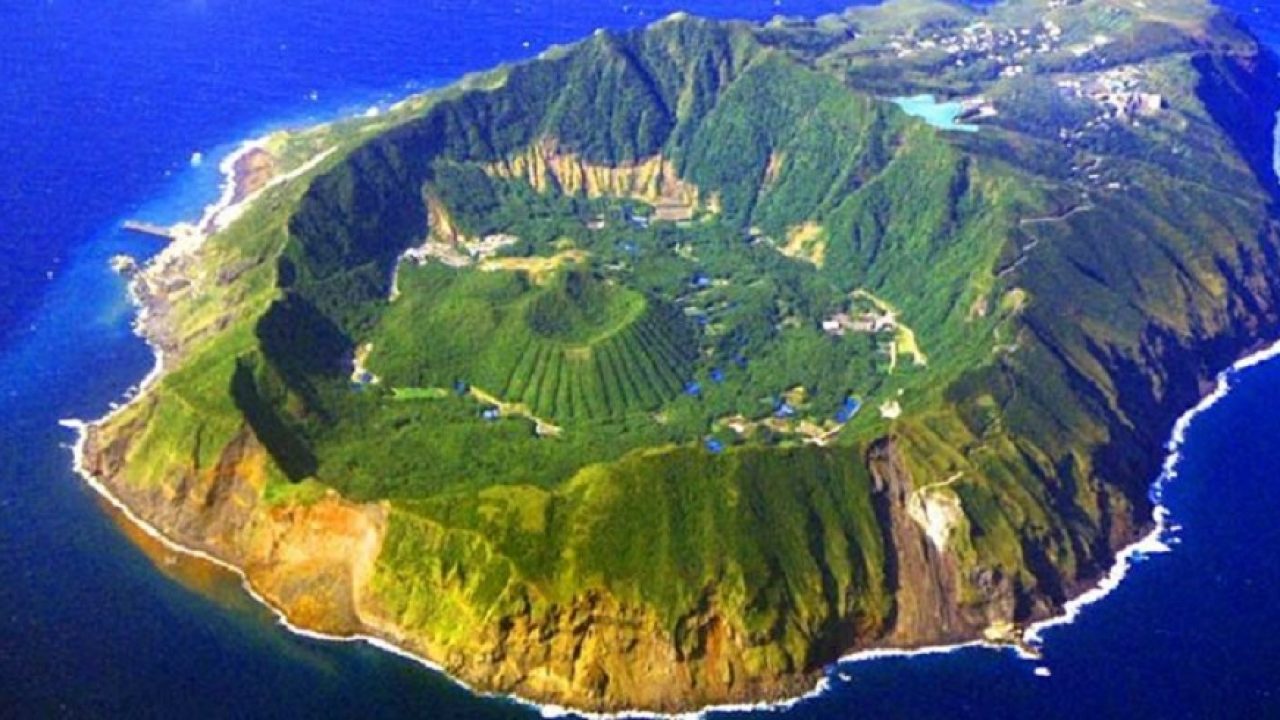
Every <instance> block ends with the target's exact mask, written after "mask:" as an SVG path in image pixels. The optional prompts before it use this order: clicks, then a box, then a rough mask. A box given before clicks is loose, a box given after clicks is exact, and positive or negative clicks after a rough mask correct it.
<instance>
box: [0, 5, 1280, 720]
mask: <svg viewBox="0 0 1280 720" xmlns="http://www.w3.org/2000/svg"><path fill="white" fill-rule="evenodd" d="M846 4H848V2H847V0H785V1H784V0H714V1H711V2H705V1H704V2H694V1H693V0H687V2H685V3H680V2H673V1H668V0H662V1H659V0H631V1H630V2H626V3H616V2H605V1H603V0H599V1H596V2H585V1H582V0H543V1H539V2H535V1H533V0H522V1H518V2H512V1H509V0H493V1H491V2H478V1H469V0H438V1H434V2H422V1H421V0H386V1H385V2H379V3H366V4H360V5H356V6H353V5H352V4H350V3H339V2H336V1H335V0H296V1H295V2H292V3H287V4H286V3H276V2H256V3H254V2H247V1H246V0H137V1H136V2H129V3H88V2H82V1H77V0H18V1H16V2H10V3H4V4H3V5H0V159H3V161H4V162H3V163H2V164H0V251H3V257H4V262H3V263H0V417H3V418H4V420H3V421H2V423H0V718H7V717H19V718H28V717H31V718H44V717H129V718H142V717H173V716H199V717H227V718H274V717H297V716H305V717H314V718H342V717H380V718H381V717H387V718H399V717H405V718H409V717H413V718H519V717H536V716H537V713H536V712H535V711H534V710H532V709H530V708H527V707H524V706H520V705H517V704H514V703H512V702H510V701H507V700H503V699H494V698H483V697H477V696H475V695H473V694H471V693H470V692H468V691H466V690H465V689H463V688H461V687H459V686H457V685H456V684H454V683H453V682H451V681H450V680H448V679H447V678H445V677H443V676H441V675H439V674H437V673H435V672H433V671H430V670H427V669H425V668H423V667H421V666H419V665H417V664H415V663H413V662H411V661H408V660H405V659H402V658H400V657H397V656H395V655H392V654H389V653H386V652H383V651H380V650H378V649H376V648H373V647H370V646H368V645H365V644H362V643H335V642H326V641H318V640H312V639H308V638H304V637H300V636H297V635H294V634H291V633H289V632H287V631H286V630H284V629H283V628H281V627H280V626H279V625H278V624H276V622H275V620H274V618H273V617H272V616H271V615H270V614H269V613H268V612H266V611H265V610H264V609H263V608H261V607H259V606H258V605H256V604H255V603H254V602H253V601H251V600H249V599H248V598H247V596H245V595H244V593H243V592H241V591H240V590H239V588H238V587H237V586H236V583H235V582H234V580H233V579H231V578H229V577H228V576H227V575H226V574H225V573H223V572H221V571H218V570H217V569H215V568H212V567H207V566H203V565H201V564H199V563H192V562H189V561H181V562H179V561H177V559H176V558H174V557H172V556H171V555H169V554H167V553H166V552H165V551H164V549H163V548H160V547H158V546H156V545H155V544H154V543H151V542H148V541H147V540H146V539H145V538H143V537H138V533H137V532H136V530H134V529H132V528H131V527H130V526H129V525H128V523H127V522H124V521H122V520H121V518H119V517H118V516H117V515H116V514H114V513H113V512H111V511H110V509H109V508H107V507H105V506H104V504H103V503H102V502H101V501H100V499H99V498H98V496H97V495H96V494H95V493H94V492H93V491H92V490H91V489H89V488H88V487H87V486H86V485H85V484H84V483H83V482H82V481H81V480H80V479H79V478H78V477H76V476H75V475H74V473H73V472H72V471H71V463H70V460H71V456H70V451H69V449H68V445H69V443H70V442H71V441H72V440H73V436H72V434H71V433H70V432H69V431H68V430H67V429H65V428H62V427H60V426H59V425H58V421H59V420H60V419H62V418H68V417H81V418H91V417H97V416H99V415H102V414H103V413H104V412H106V411H107V409H108V407H109V405H110V403H112V402H116V401H119V400H121V399H122V394H123V393H124V391H125V389H126V388H128V387H129V386H130V385H133V384H134V383H136V382H137V381H138V380H139V379H140V378H141V377H142V376H143V375H144V374H146V372H147V371H148V370H149V369H150V367H151V364H152V359H151V357H150V354H149V352H148V351H147V349H146V348H145V346H144V345H143V344H142V343H141V341H139V340H138V339H137V338H136V337H134V336H133V334H132V332H131V330H130V323H131V321H132V318H133V312H134V310H133V308H132V307H131V306H130V304H129V303H128V301H127V299H126V297H125V292H124V290H125V288H124V284H123V282H122V281H121V280H120V279H119V278H118V277H116V276H115V275H114V274H113V273H112V272H111V271H110V270H109V269H108V267H107V261H108V259H109V258H110V257H111V256H112V255H115V254H117V253H122V252H124V253H129V254H133V255H137V256H147V255H149V254H152V253H154V252H156V251H157V250H158V249H159V243H157V242H155V241H152V240H149V239H147V238H143V237H139V236H133V235H129V234H127V233H124V232H122V231H121V230H120V228H119V225H120V222H121V221H122V220H124V219H126V218H139V219H144V220H151V221H156V222H172V221H176V220H179V219H186V218H192V217H195V216H197V215H198V214H199V212H200V210H201V208H202V207H203V206H204V205H206V204H207V203H209V202H211V201H212V200H214V199H215V198H216V196H217V192H218V188H217V185H218V182H219V177H218V173H217V161H218V158H219V157H220V156H221V155H223V154H225V153H226V152H228V151H229V150H230V149H231V148H232V147H233V146H234V145H235V143H236V142H237V141H239V140H241V139H243V138H246V137H249V136H253V135H257V134H261V133H262V132H264V131H265V130H267V129H269V128H273V127H281V126H293V125H299V124H306V123H309V122H315V121H318V120H323V119H326V118H331V117H335V116H338V115H342V114H348V113H352V112H357V111H360V110H362V109H363V108H365V107H368V106H369V105H372V104H377V103H382V102H387V101H390V100H394V99H396V98H399V97H401V96H403V95H405V94H408V93H410V92H413V91H415V90H418V89H422V88H425V87H431V86H435V85H440V84H443V83H445V82H447V81H449V80H451V79H453V78H456V77H458V76H459V75H461V74H463V73H465V72H468V71H473V70H480V69H484V68H486V67H489V66H492V65H494V64H496V63H498V62H501V61H505V60H512V59H518V58H522V57H527V56H530V55H532V54H534V53H536V52H538V51H539V50H541V49H543V48H545V47H547V46H548V45H550V44H553V43H559V42H567V41H571V40H574V39H577V38H579V37H581V36H583V35H586V34H588V33H589V32H591V31H592V30H594V29H595V28H597V27H610V28H624V27H632V26H635V25H639V24H643V23H646V22H649V21H652V20H654V19H657V18H659V17H661V16H663V15H666V14H667V13H669V12H672V11H674V10H679V9H687V10H691V11H695V12H698V13H700V14H704V15H711V16H721V17H744V18H756V19H762V18H767V17H769V16H771V15H773V14H776V13H803V14H818V13H821V12H827V11H833V10H837V9H840V8H842V7H843V6H844V5H846ZM1226 4H1228V5H1230V6H1232V7H1233V8H1234V9H1236V10H1237V11H1239V12H1240V13H1241V14H1242V15H1243V16H1244V17H1245V18H1246V20H1247V21H1248V22H1250V23H1251V24H1252V25H1253V26H1254V27H1255V29H1256V30H1257V31H1258V32H1259V33H1261V34H1263V35H1264V37H1266V38H1267V39H1268V40H1269V41H1270V42H1272V43H1273V44H1274V45H1276V46H1277V47H1280V11H1276V10H1270V9H1265V7H1266V6H1263V5H1262V4H1260V3H1259V4H1255V3H1248V2H1240V1H1239V0H1230V1H1229V2H1227V3H1226ZM197 153H198V154H199V155H197ZM1228 382H1229V384H1230V386H1231V388H1232V389H1231V392H1229V393H1227V394H1226V395H1225V396H1224V397H1223V398H1222V399H1221V400H1220V401H1219V402H1217V403H1216V404H1214V405H1213V406H1212V407H1210V408H1208V409H1207V410H1205V411H1204V412H1203V413H1200V414H1199V415H1197V416H1196V418H1195V420H1194V421H1193V422H1192V423H1191V425H1190V426H1189V428H1188V429H1187V432H1186V433H1185V438H1184V442H1183V443H1182V445H1181V446H1180V460H1179V462H1178V463H1177V467H1176V471H1177V477H1176V480H1174V481H1172V482H1170V483H1169V484H1168V485H1167V487H1166V488H1165V491H1164V501H1165V503H1166V505H1167V506H1168V508H1169V510H1170V513H1171V516H1170V519H1169V523H1170V528H1172V529H1171V530H1170V532H1169V533H1168V534H1167V536H1166V537H1165V538H1164V539H1163V541H1164V544H1165V545H1167V546H1168V549H1169V552H1160V553H1153V554H1150V555H1146V556H1143V557H1141V558H1140V559H1138V560H1137V561H1136V562H1135V563H1134V565H1133V567H1131V568H1130V570H1129V572H1128V573H1127V577H1126V578H1125V580H1124V581H1123V583H1121V584H1120V585H1119V587H1118V588H1117V589H1116V590H1114V592H1112V593H1111V594H1110V595H1108V596H1107V597H1106V598H1105V599H1104V600H1102V601H1101V602H1098V603H1096V604H1092V605H1089V606H1088V607H1087V608H1085V609H1084V610H1083V611H1082V612H1081V613H1080V615H1079V616H1078V617H1077V618H1075V620H1074V621H1073V622H1071V623H1070V624H1065V625H1061V626H1057V627H1054V628H1051V629H1048V630H1046V631H1045V632H1044V658H1043V659H1042V660H1040V661H1036V662H1030V661H1027V660H1024V659H1021V658H1019V657H1018V656H1016V655H1015V654H1014V653H1012V652H1007V651H993V650H988V649H982V648H970V649H963V650H958V651H953V652H949V653H945V654H936V655H917V656H912V657H898V658H892V657H891V658H882V659H876V660H868V661H861V662H856V663H845V664H842V665H840V666H839V667H836V668H833V670H832V674H831V677H830V678H829V681H830V684H829V687H828V688H827V690H826V691H824V692H822V693H820V694H818V695H816V696H814V697H811V698H808V699H805V700H803V701H801V702H799V703H797V704H795V705H793V706H791V707H790V708H787V709H785V710H779V711H776V712H767V713H766V712H736V713H728V712H724V713H720V712H717V713H711V715H712V716H714V717H755V716H760V717H766V716H767V717H776V716H782V717H786V718H815V719H817V718H822V719H835V718H841V719H843V718H863V717H866V718H884V717H922V718H929V717H938V718H943V717H945V718H968V717H974V718H976V717H991V716H1010V717H1037V718H1044V719H1048V718H1076V717H1114V716H1120V715H1123V716H1126V717H1142V718H1146V717H1160V718H1177V717H1205V716H1214V717H1276V716H1280V679H1277V677H1280V672H1278V671H1280V609H1278V608H1280V604H1278V603H1277V598H1280V563H1276V562H1275V561H1274V559H1273V558H1272V557H1271V552H1272V550H1273V549H1274V548H1275V547H1277V545H1278V544H1280V543H1278V542H1277V541H1280V523H1277V522H1276V517H1277V516H1280V484H1277V483H1276V482H1274V479H1275V478H1276V477H1277V476H1278V475H1280V445H1277V444H1276V443H1274V442H1272V438H1274V437H1276V436H1280V412H1277V410H1276V406H1275V403H1274V402H1273V400H1272V398H1274V397H1275V396H1277V394H1280V361H1272V362H1267V363H1262V364H1260V365H1258V366H1256V367H1253V368H1250V369H1247V370H1242V371H1239V372H1235V373H1232V375H1231V377H1230V378H1229V381H1228Z"/></svg>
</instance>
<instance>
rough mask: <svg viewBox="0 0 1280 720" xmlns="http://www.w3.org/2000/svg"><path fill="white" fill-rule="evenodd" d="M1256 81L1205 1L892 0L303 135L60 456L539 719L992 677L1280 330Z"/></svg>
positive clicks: (535, 68)
mask: <svg viewBox="0 0 1280 720" xmlns="http://www.w3.org/2000/svg"><path fill="white" fill-rule="evenodd" d="M1153 5H1154V3H1153ZM1276 70H1277V65H1276V64H1275V62H1274V60H1273V58H1271V57H1270V56H1269V55H1268V54H1266V53H1265V52H1264V51H1263V50H1262V49H1261V47H1260V46H1259V45H1258V43H1257V42H1256V41H1255V40H1254V39H1253V38H1251V37H1250V36H1249V35H1248V34H1247V33H1246V32H1245V31H1243V30H1241V29H1240V28H1239V27H1238V26H1237V25H1236V24H1234V23H1233V22H1232V21H1231V20H1230V19H1228V18H1225V17H1223V16H1222V15H1221V14H1219V13H1218V11H1216V10H1214V9H1213V8H1212V7H1211V6H1210V5H1209V4H1208V3H1207V2H1199V1H1198V0H1179V1H1178V2H1169V3H1161V4H1160V9H1159V10H1150V9H1148V8H1147V7H1146V6H1145V4H1143V3H1138V2H1129V1H1128V0H1074V1H1068V2H1061V1H1060V0H1054V1H1053V2H1049V1H1048V0H1044V1H1042V0H1007V1H1006V2H1004V3H1001V4H997V5H995V6H992V7H989V8H986V9H984V10H974V9H969V8H966V7H964V6H962V5H958V4H951V3H941V2H926V1H924V0H897V1H896V2H892V3H890V4H888V5H885V6H882V7H877V8H862V9H853V10H850V11H848V12H847V13H844V14H842V15H839V16H831V17H825V18H821V19H817V20H785V19H780V20H778V21H775V22H772V23H769V24H767V25H764V26H754V25H748V24H743V23H724V22H710V21H704V20H700V19H696V18H691V17H686V16H673V17H671V18H668V19H666V20H663V21H661V22H659V23H657V24H655V25H653V26H651V27H649V28H646V29H643V30H638V31H634V32H628V33H621V34H614V33H607V32H599V33H597V34H596V35H594V36H592V37H591V38H588V39H586V40H583V41H582V42H580V43H578V44H575V45H571V46H567V47H563V48H556V49H553V50H551V51H548V52H547V53H544V54H543V55H542V56H540V57H539V58H537V59H534V60H531V61H529V62H526V63H522V64H518V65H513V66H511V67H507V68H502V69H499V70H497V71H494V72H493V73H489V74H485V75H480V76H476V77H472V78H468V79H467V80H465V81H463V82H462V83H460V84H459V85H458V86H456V87H453V88H450V89H447V90H444V91H441V92H438V93H434V94H430V95H427V96H423V97H419V98H414V99H411V100H409V101H406V102H405V103H403V104H401V105H398V106H397V107H396V108H393V109H392V111H390V112H388V113H386V114H385V115H383V116H380V117H377V118H362V119H355V120H351V121H347V122H344V123H339V124H336V125H332V126H324V127H321V128H316V129H311V130H307V131H299V132H294V133H291V134H289V135H287V136H284V137H280V138H277V139H276V141H275V142H274V144H273V145H272V146H271V147H270V148H269V149H268V151H269V152H271V153H272V154H273V155H274V156H275V158H276V164H277V165H278V177H279V181H278V182H275V183H272V184H270V185H268V186H267V187H266V188H265V189H263V190H261V191H260V193H259V194H258V195H256V196H255V197H254V198H253V200H252V202H250V203H249V204H248V205H247V207H246V208H245V210H244V212H243V214H242V215H241V216H240V217H239V218H238V219H235V220H234V221H232V222H229V223H228V224H227V225H226V226H225V227H222V228H216V229H215V230H216V231H215V232H212V234H211V236H210V237H208V238H207V239H205V240H204V241H203V242H202V243H199V244H198V247H195V248H194V249H192V250H190V251H189V252H186V253H181V252H178V251H176V250H175V251H174V252H172V253H167V254H166V255H165V256H162V258H161V259H160V260H158V261H156V262H154V263H152V264H151V265H149V266H148V267H147V268H146V269H145V270H144V271H143V272H142V273H141V274H140V275H139V276H138V278H137V279H136V280H135V286H136V289H137V290H138V294H139V295H140V296H141V297H142V298H143V299H144V301H145V302H146V304H147V309H148V314H147V320H146V323H145V332H146V333H147V335H148V337H149V339H150V340H151V341H152V342H153V343H154V344H155V345H156V346H157V347H159V348H161V349H163V351H164V373H163V375H162V377H161V379H160V380H159V382H157V383H156V384H155V385H153V386H151V387H149V388H148V389H147V390H146V391H145V392H143V393H142V394H140V396H139V397H138V398H137V399H135V400H134V401H133V402H131V403H130V404H129V405H128V406H126V407H125V408H124V409H123V410H122V411H120V412H118V413H116V414H113V415H112V416H110V417H109V418H108V419H106V420H105V421H104V422H102V423H99V424H98V425H97V426H96V427H95V428H94V429H93V431H92V432H91V435H90V437H89V439H88V442H87V453H86V457H87V464H88V466H89V468H90V470H91V471H92V472H93V473H94V474H95V475H97V476H98V477H100V478H101V479H103V480H104V481H105V482H106V483H107V484H108V485H109V486H110V487H111V488H112V490H113V491H114V492H115V493H117V494H118V495H119V496H120V497H121V498H122V499H123V500H125V501H126V502H127V503H128V504H129V505H130V507H131V508H133V509H134V510H135V511H136V512H137V513H138V514H139V515H141V516H142V517H143V518H145V519H146V520H147V521H148V522H150V523H152V524H154V525H156V526H157V527H159V528H160V529H162V530H163V531H164V532H165V533H166V534H167V535H169V536H170V537H172V538H174V539H175V540H177V541H179V542H182V543H184V544H186V545H188V546H192V547H196V548H200V549H202V550H205V551H207V552H210V553H212V554H214V555H216V556H218V557H220V558H223V559H225V560H226V561H228V562H230V563H232V564H234V565H236V566H238V567H240V568H242V569H243V570H244V571H245V573H246V575H247V576H248V578H249V580H250V582H251V583H252V584H253V585H254V587H255V589H256V590H257V591H258V592H259V593H261V594H262V595H263V596H264V597H266V598H267V599H268V600H269V601H270V602H272V603H273V604H274V605H275V606H277V608H279V609H280V610H281V611H282V612H284V613H286V614H287V615H288V616H289V617H290V619H291V620H293V621H294V622H295V623H297V624H300V625H303V626H306V627H309V628H314V629H317V630H320V631H323V632H329V633H334V634H341V635H349V634H371V635H376V636H379V637H382V638H386V639H389V640H391V641H392V642H395V643H396V644H398V645H400V646H402V647H405V648H407V649H409V650H411V651H412V652H415V653H417V654H419V655H421V656H423V657H425V658H428V659H430V660H431V661H433V662H436V663H438V664H439V665H441V666H442V667H443V668H444V669H445V670H446V671H447V672H449V673H451V674H453V675H456V676H457V677H459V678H461V679H463V680H464V681H466V682H468V683H469V684H472V685H475V686H477V687H479V688H482V689H484V690H488V691H494V692H502V693H514V694H517V695H520V696H522V697H527V698H532V699H535V700H539V701H547V702H554V703H557V704H562V705H568V706H572V707H577V708H585V709H591V710H616V709H621V708H644V709H650V710H662V711H674V710H685V709H690V708H698V707H704V706H707V705H711V704H716V703H725V702H739V701H758V700H765V699H776V698H782V697H788V696H792V695H795V694H797V693H799V692H803V691H804V690H806V689H808V688H810V687H812V685H813V683H814V682H815V680H816V678H817V677H819V676H820V673H821V672H822V669H823V667H824V666H825V665H826V664H828V663H829V662H831V661H832V660H834V659H836V658H837V657H839V656H840V655H842V654H845V653H848V652H850V651H854V650H858V649H865V648H873V647H913V646H921V645H932V644H938V643H947V642H956V641H964V640H970V639H975V638H987V639H991V640H997V641H1004V642H1013V641H1016V640H1017V638H1018V636H1019V628H1021V627H1024V626H1025V625H1026V624H1028V623H1030V622H1033V621H1035V620H1038V619H1042V618H1045V617H1048V616H1050V615H1052V614H1054V613H1055V612H1056V611H1057V610H1058V609H1059V608H1061V606H1062V604H1063V603H1064V602H1065V601H1066V600H1068V599H1069V598H1071V597H1073V596H1075V595H1077V594H1078V593H1080V592H1081V591H1083V590H1084V589H1086V588H1088V587H1089V586H1090V585H1091V584H1093V583H1094V582H1096V581H1097V580H1098V579H1099V578H1100V577H1101V575H1102V574H1103V573H1104V572H1105V571H1106V570H1107V568H1108V567H1109V566H1110V563H1111V561H1112V559H1113V558H1114V555H1115V553H1116V552H1117V550H1119V549H1120V548H1122V547H1123V546H1125V545H1127V544H1129V543H1131V542H1133V541H1134V540H1135V539H1136V538H1137V537H1139V536H1140V535H1141V534H1142V533H1143V532H1144V531H1145V530H1146V529H1147V528H1148V527H1149V526H1150V523H1151V520H1150V518H1151V510H1152V507H1151V502H1150V500H1149V499H1148V497H1147V488H1148V486H1149V484H1150V482H1151V480H1152V479H1153V478H1154V476H1155V473H1156V472H1157V470H1158V467H1159V462H1160V459H1161V455H1162V444H1163V442H1164V439H1165V438H1166V437H1167V435H1168V432H1169V430H1170V428H1171V426H1172V423H1173V421H1174V418H1176V416H1177V415H1178V414H1179V413H1181V412H1182V411H1183V410H1185V409H1186V408H1187V407H1188V406H1190V405H1191V404H1193V403H1194V401H1195V400H1196V398H1197V397H1198V396H1199V394H1200V393H1201V392H1202V391H1203V388H1204V384H1205V383H1206V382H1208V380H1209V379H1210V378H1211V377H1212V376H1213V374H1214V373H1215V372H1217V371H1218V370H1220V369H1222V368H1223V367H1225V366H1226V365H1228V364H1229V363H1230V362H1231V361H1232V360H1234V359H1235V358H1236V357H1239V356H1240V355H1242V354H1244V353H1245V352H1246V351H1248V350H1249V349H1251V348H1253V347H1255V346H1257V345H1258V344H1260V343H1262V342H1266V341H1270V340H1273V339H1275V338H1276V337H1277V336H1280V325H1278V324H1277V316H1276V299H1277V295H1276V292H1277V290H1278V289H1280V255H1278V254H1277V250H1278V249H1280V248H1278V246H1277V240H1278V239H1280V235H1278V233H1277V225H1276V222H1275V212H1274V207H1273V203H1274V201H1275V199H1276V187H1277V186H1276V177H1275V172H1274V170H1273V169H1272V168H1271V157H1272V156H1271V148H1272V137H1271V128H1272V124H1273V123H1272V120H1273V118H1274V116H1275V112H1276V110H1277V109H1280V81H1277V80H1276ZM921 94H932V95H934V96H936V97H934V98H925V99H924V100H921V99H920V98H918V97H917V98H915V99H914V100H912V101H910V102H908V101H906V100H904V98H907V97H910V96H919V95H921ZM907 110H910V111H911V114H909V113H908V112H907ZM916 115H927V116H928V117H927V118H922V117H917V116H916ZM943 116H945V117H943Z"/></svg>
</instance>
